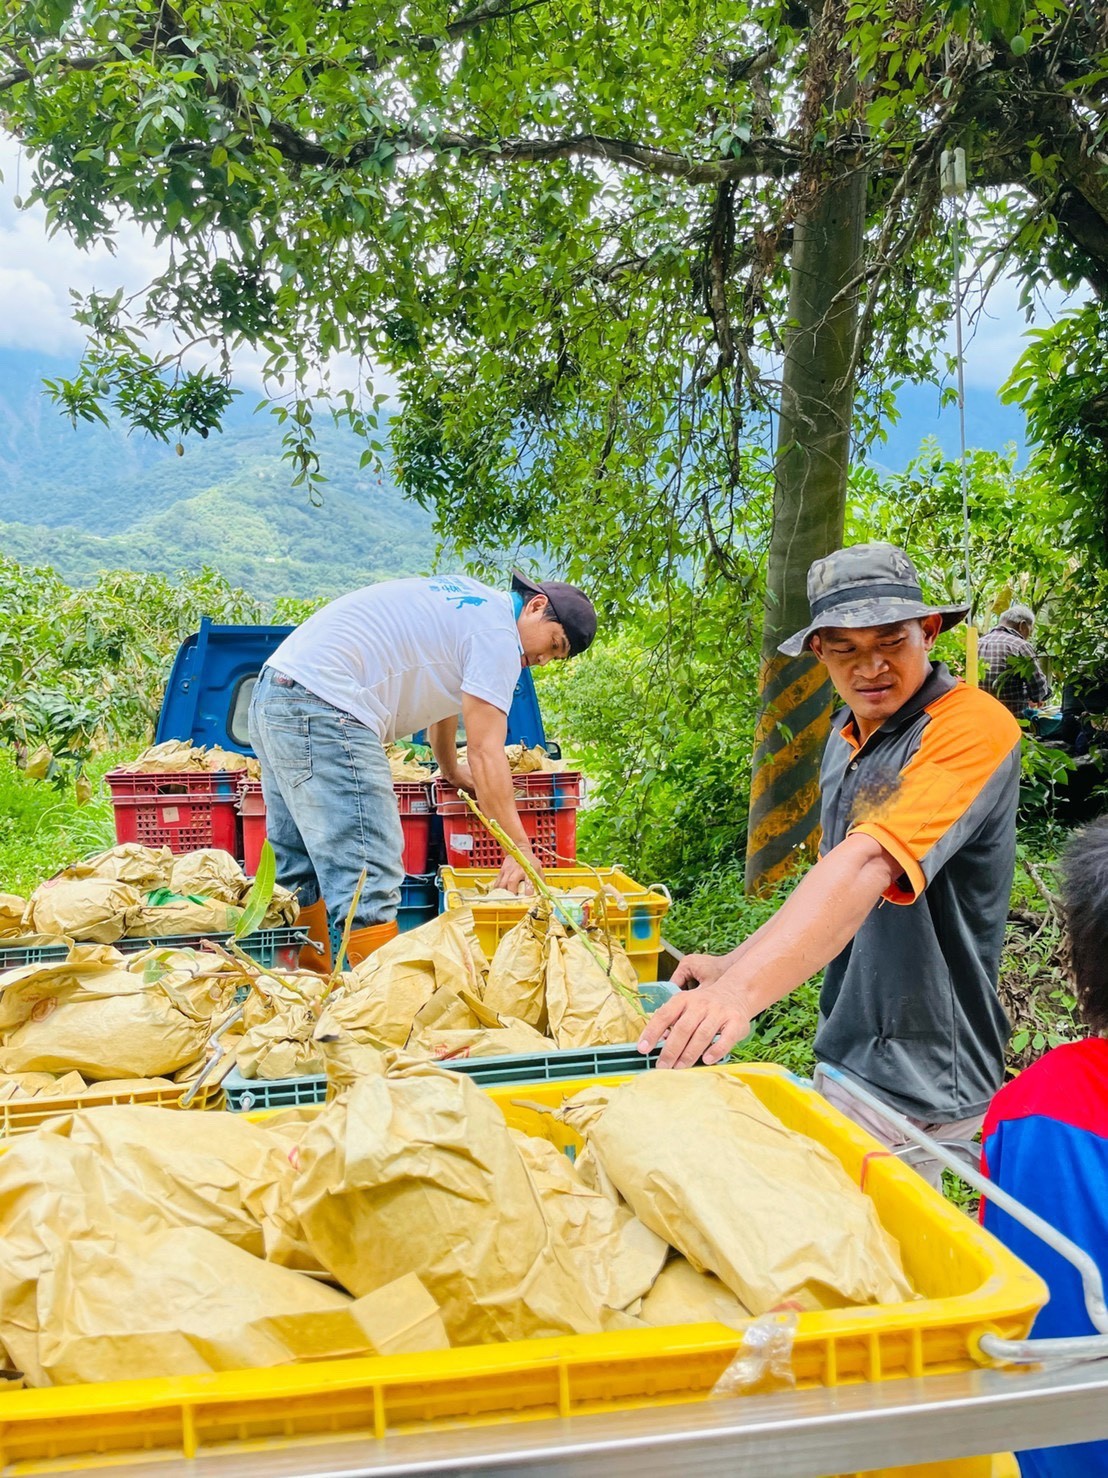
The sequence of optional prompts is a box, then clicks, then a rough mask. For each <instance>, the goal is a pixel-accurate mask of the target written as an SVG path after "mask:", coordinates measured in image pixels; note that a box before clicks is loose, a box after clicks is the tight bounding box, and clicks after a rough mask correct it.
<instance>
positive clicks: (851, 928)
mask: <svg viewBox="0 0 1108 1478" xmlns="http://www.w3.org/2000/svg"><path fill="white" fill-rule="evenodd" d="M902 871H903V868H902V866H901V864H900V863H899V862H897V860H896V859H895V858H894V857H893V856H892V854H891V853H890V852H887V851H886V850H885V848H884V847H882V845H881V843H880V842H879V841H877V839H876V838H875V837H871V836H868V835H867V834H865V833H864V832H854V833H853V834H852V835H850V836H848V837H847V838H846V839H845V841H842V842H840V843H839V845H838V846H837V847H834V848H832V850H831V851H830V852H828V853H827V855H826V856H825V857H821V858H820V860H819V861H818V862H817V863H816V865H815V867H813V868H812V870H811V872H809V873H808V874H807V876H806V877H805V878H804V879H803V880H802V881H801V882H800V883H799V884H798V886H797V887H796V889H795V890H794V892H793V893H792V894H790V896H789V897H788V899H786V901H785V902H784V903H783V904H782V906H781V907H780V908H779V909H778V911H777V913H775V914H774V916H773V918H772V919H771V920H769V921H768V923H767V924H764V925H763V926H762V927H761V929H759V930H758V931H757V933H756V934H755V935H753V936H752V937H751V939H749V940H748V941H746V945H745V946H740V948H739V949H738V950H736V951H733V952H732V955H730V956H727V957H726V959H727V960H728V964H727V967H726V968H725V969H724V970H723V972H722V973H721V974H720V975H719V976H718V977H717V978H716V979H714V980H713V981H712V983H711V984H707V985H700V986H698V987H697V988H696V989H695V990H684V991H681V992H680V993H679V994H677V995H675V996H674V997H673V999H672V1000H670V1001H667V1002H666V1004H665V1005H664V1006H662V1007H660V1008H659V1009H658V1010H657V1011H655V1013H654V1015H653V1016H652V1017H651V1018H650V1020H649V1021H648V1022H647V1024H646V1028H645V1030H644V1031H643V1034H642V1036H641V1037H640V1038H639V1044H638V1045H639V1051H640V1052H650V1051H652V1050H653V1049H654V1048H655V1047H656V1046H657V1045H658V1043H659V1042H661V1041H662V1040H663V1038H664V1039H665V1046H664V1047H663V1049H662V1055H661V1057H660V1058H659V1059H658V1066H659V1067H692V1065H693V1064H694V1063H696V1062H699V1061H700V1059H701V1057H703V1059H704V1061H705V1062H706V1063H709V1064H710V1063H716V1062H722V1061H723V1059H724V1058H725V1057H726V1056H727V1054H728V1053H729V1052H730V1051H731V1048H732V1047H734V1045H735V1044H736V1042H741V1041H742V1039H743V1037H745V1036H746V1035H747V1033H748V1032H749V1031H750V1023H751V1021H752V1020H753V1019H754V1017H755V1016H757V1014H758V1012H759V1011H764V1010H765V1008H766V1007H767V1006H770V1005H772V1004H773V1002H774V1001H779V1000H780V999H781V997H782V996H786V995H788V993H789V992H790V991H791V990H795V989H796V987H797V986H798V985H802V984H803V983H804V981H805V980H808V979H809V978H810V977H811V976H813V975H814V974H815V973H816V971H817V970H822V969H823V967H824V965H826V964H828V963H829V962H830V961H831V960H833V959H834V958H835V956H836V955H837V954H839V953H840V952H841V951H842V950H843V949H845V948H846V946H847V945H848V944H849V943H850V941H851V940H852V939H853V938H854V936H855V934H856V933H857V932H858V930H859V929H860V928H861V927H862V925H863V924H864V923H865V921H866V919H867V918H868V917H869V914H870V912H871V910H872V909H873V908H874V906H875V905H876V904H877V902H878V900H879V899H880V898H881V895H882V894H883V893H884V892H885V891H886V889H888V888H889V887H891V886H892V884H893V883H894V882H895V881H896V880H897V878H898V877H899V876H900V874H901V872H902ZM699 958H703V957H699Z"/></svg>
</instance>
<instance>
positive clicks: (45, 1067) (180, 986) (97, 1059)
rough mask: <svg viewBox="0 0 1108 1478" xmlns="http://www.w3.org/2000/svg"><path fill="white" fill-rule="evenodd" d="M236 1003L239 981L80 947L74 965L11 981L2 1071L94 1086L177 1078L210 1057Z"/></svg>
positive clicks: (3, 1019)
mask: <svg viewBox="0 0 1108 1478" xmlns="http://www.w3.org/2000/svg"><path fill="white" fill-rule="evenodd" d="M128 966H130V968H128ZM147 975H151V976H156V977H157V978H150V979H147V978H145V977H146V976H147ZM233 993H234V985H233V977H232V976H227V975H225V976H216V977H212V978H207V977H205V976H203V975H196V976H189V975H187V974H186V973H184V972H183V971H171V970H164V969H162V970H161V971H160V973H159V970H158V967H157V965H156V962H150V961H148V960H146V958H145V957H143V959H142V960H134V959H132V960H130V961H128V960H126V959H125V958H124V956H122V955H121V954H119V952H118V951H117V950H114V949H109V948H107V947H100V948H97V947H95V946H84V947H81V946H78V947H76V948H74V949H72V950H71V951H70V954H69V958H68V959H67V960H66V961H65V962H64V963H61V964H56V965H26V966H24V967H23V968H22V969H19V970H10V971H8V973H7V974H6V975H5V976H4V977H3V982H2V985H0V1071H3V1072H7V1073H24V1072H46V1073H61V1072H67V1071H69V1070H71V1069H72V1070H73V1071H75V1072H79V1073H81V1074H82V1076H83V1077H85V1078H86V1079H89V1080H90V1081H97V1080H101V1079H106V1078H154V1077H164V1076H168V1075H170V1074H172V1073H175V1072H178V1071H179V1070H180V1069H182V1068H185V1067H188V1066H190V1065H191V1064H193V1063H196V1062H197V1061H198V1060H199V1059H200V1058H201V1057H203V1055H204V1051H205V1047H206V1045H207V1042H208V1039H209V1037H210V1036H211V1034H212V1029H213V1019H214V1018H216V1017H218V1016H219V1015H220V1014H221V1013H222V1012H223V1011H225V1010H226V1009H227V1007H228V1005H229V1004H230V998H231V996H232V995H233Z"/></svg>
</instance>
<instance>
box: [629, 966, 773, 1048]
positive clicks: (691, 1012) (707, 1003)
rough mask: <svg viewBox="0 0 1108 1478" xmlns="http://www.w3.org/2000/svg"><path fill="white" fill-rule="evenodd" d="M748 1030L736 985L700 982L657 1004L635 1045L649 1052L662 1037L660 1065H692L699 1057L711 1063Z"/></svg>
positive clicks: (747, 1016) (739, 1040)
mask: <svg viewBox="0 0 1108 1478" xmlns="http://www.w3.org/2000/svg"><path fill="white" fill-rule="evenodd" d="M692 958H693V959H712V958H713V957H712V956H711V955H694V956H692ZM676 978H677V977H676V975H675V976H674V979H675V980H676ZM749 1031H750V1016H749V1014H748V1011H747V1008H746V1007H744V1006H743V1005H742V1003H741V1001H740V998H739V993H738V989H737V988H736V987H735V986H733V985H718V984H717V985H701V986H698V987H697V988H696V989H695V990H687V991H681V992H679V993H678V994H677V995H675V996H673V997H672V998H671V999H670V1000H668V1001H667V1002H666V1003H665V1005H664V1006H660V1007H659V1008H658V1010H657V1011H655V1013H654V1015H653V1016H652V1017H651V1018H650V1020H649V1021H648V1022H647V1023H646V1029H645V1030H644V1032H643V1034H642V1036H641V1037H640V1038H639V1041H638V1048H639V1051H640V1052H652V1051H653V1050H654V1048H655V1047H657V1045H658V1043H659V1042H661V1041H662V1040H663V1039H664V1040H665V1046H664V1047H663V1048H662V1055H661V1056H660V1057H659V1058H658V1064H657V1065H658V1066H659V1067H692V1066H693V1065H694V1063H697V1062H699V1061H700V1060H701V1058H703V1059H704V1062H705V1063H706V1064H708V1066H709V1067H710V1066H712V1065H714V1064H715V1063H717V1062H722V1061H723V1060H724V1058H725V1057H726V1056H727V1054H728V1053H729V1052H730V1051H731V1048H732V1047H734V1046H735V1044H736V1043H737V1042H741V1041H742V1039H743V1038H744V1037H745V1036H746V1035H747V1034H748V1033H749Z"/></svg>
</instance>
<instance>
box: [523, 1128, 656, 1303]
mask: <svg viewBox="0 0 1108 1478" xmlns="http://www.w3.org/2000/svg"><path fill="white" fill-rule="evenodd" d="M510 1132H511V1135H512V1139H513V1141H514V1143H515V1146H516V1148H517V1149H518V1150H519V1152H520V1154H521V1155H522V1157H523V1163H524V1164H525V1165H526V1166H527V1173H528V1174H529V1175H530V1177H531V1182H532V1184H533V1185H534V1187H535V1189H536V1190H537V1191H538V1193H539V1199H540V1201H541V1202H542V1208H543V1213H544V1215H545V1216H546V1219H547V1223H548V1224H549V1226H550V1227H551V1229H552V1231H553V1232H554V1233H555V1235H556V1236H558V1237H559V1238H560V1239H561V1240H562V1241H563V1242H564V1243H565V1244H566V1246H567V1247H568V1248H569V1249H570V1251H571V1253H572V1254H573V1256H574V1259H575V1261H576V1263H577V1267H578V1272H579V1275H580V1277H581V1280H582V1284H583V1286H584V1287H586V1288H587V1289H588V1290H589V1294H590V1296H591V1298H592V1300H593V1301H594V1302H595V1303H596V1304H598V1305H600V1306H601V1307H602V1308H607V1309H613V1310H615V1309H628V1308H631V1306H632V1305H635V1304H636V1303H637V1301H638V1300H639V1299H641V1298H642V1296H643V1295H644V1294H645V1293H646V1292H647V1290H648V1289H649V1288H650V1287H651V1285H652V1284H653V1283H654V1280H655V1279H656V1278H657V1277H658V1274H659V1273H660V1271H661V1269H662V1267H663V1265H664V1263H665V1260H666V1257H667V1256H668V1254H669V1246H668V1244H667V1243H665V1242H664V1241H663V1240H662V1238H661V1237H658V1236H655V1234H654V1233H653V1232H652V1231H650V1229H649V1228H648V1227H645V1226H643V1224H642V1222H641V1221H639V1219H638V1217H637V1216H635V1215H634V1214H633V1213H632V1212H631V1211H629V1210H628V1209H627V1208H626V1207H617V1206H615V1205H613V1203H612V1202H611V1201H610V1200H608V1198H607V1197H606V1196H603V1195H601V1194H600V1193H599V1192H597V1191H594V1190H591V1189H590V1188H589V1187H588V1186H587V1185H585V1183H584V1181H582V1180H581V1178H580V1176H578V1174H577V1172H576V1170H575V1169H574V1167H573V1165H572V1164H571V1163H570V1161H569V1159H568V1157H567V1156H566V1155H564V1154H563V1153H562V1151H561V1150H559V1149H557V1148H556V1147H555V1146H554V1145H552V1144H550V1143H549V1142H548V1141H547V1140H545V1139H534V1138H532V1137H531V1136H530V1135H527V1134H522V1133H520V1132H519V1131H518V1130H514V1129H513V1130H511V1131H510Z"/></svg>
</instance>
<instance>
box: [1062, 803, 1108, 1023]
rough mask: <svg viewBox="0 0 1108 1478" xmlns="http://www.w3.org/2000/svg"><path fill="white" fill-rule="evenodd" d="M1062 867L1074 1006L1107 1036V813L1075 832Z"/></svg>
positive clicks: (1086, 1019)
mask: <svg viewBox="0 0 1108 1478" xmlns="http://www.w3.org/2000/svg"><path fill="white" fill-rule="evenodd" d="M1062 869H1063V876H1064V878H1065V888H1064V891H1063V894H1062V902H1063V906H1064V908H1065V914H1066V926H1067V929H1068V931H1069V946H1070V967H1071V969H1072V971H1073V978H1074V983H1075V986H1076V990H1077V1009H1078V1011H1079V1012H1080V1013H1081V1019H1082V1021H1083V1022H1084V1023H1085V1025H1086V1026H1087V1027H1088V1028H1089V1030H1090V1031H1091V1032H1095V1033H1096V1034H1097V1035H1098V1036H1108V816H1105V817H1102V818H1101V819H1100V820H1099V821H1094V822H1093V823H1092V825H1091V826H1086V827H1085V828H1084V830H1082V831H1079V832H1078V833H1077V835H1076V836H1075V837H1074V838H1073V840H1072V841H1071V842H1070V844H1069V846H1068V847H1067V848H1066V854H1065V857H1064V858H1063V859H1062Z"/></svg>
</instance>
